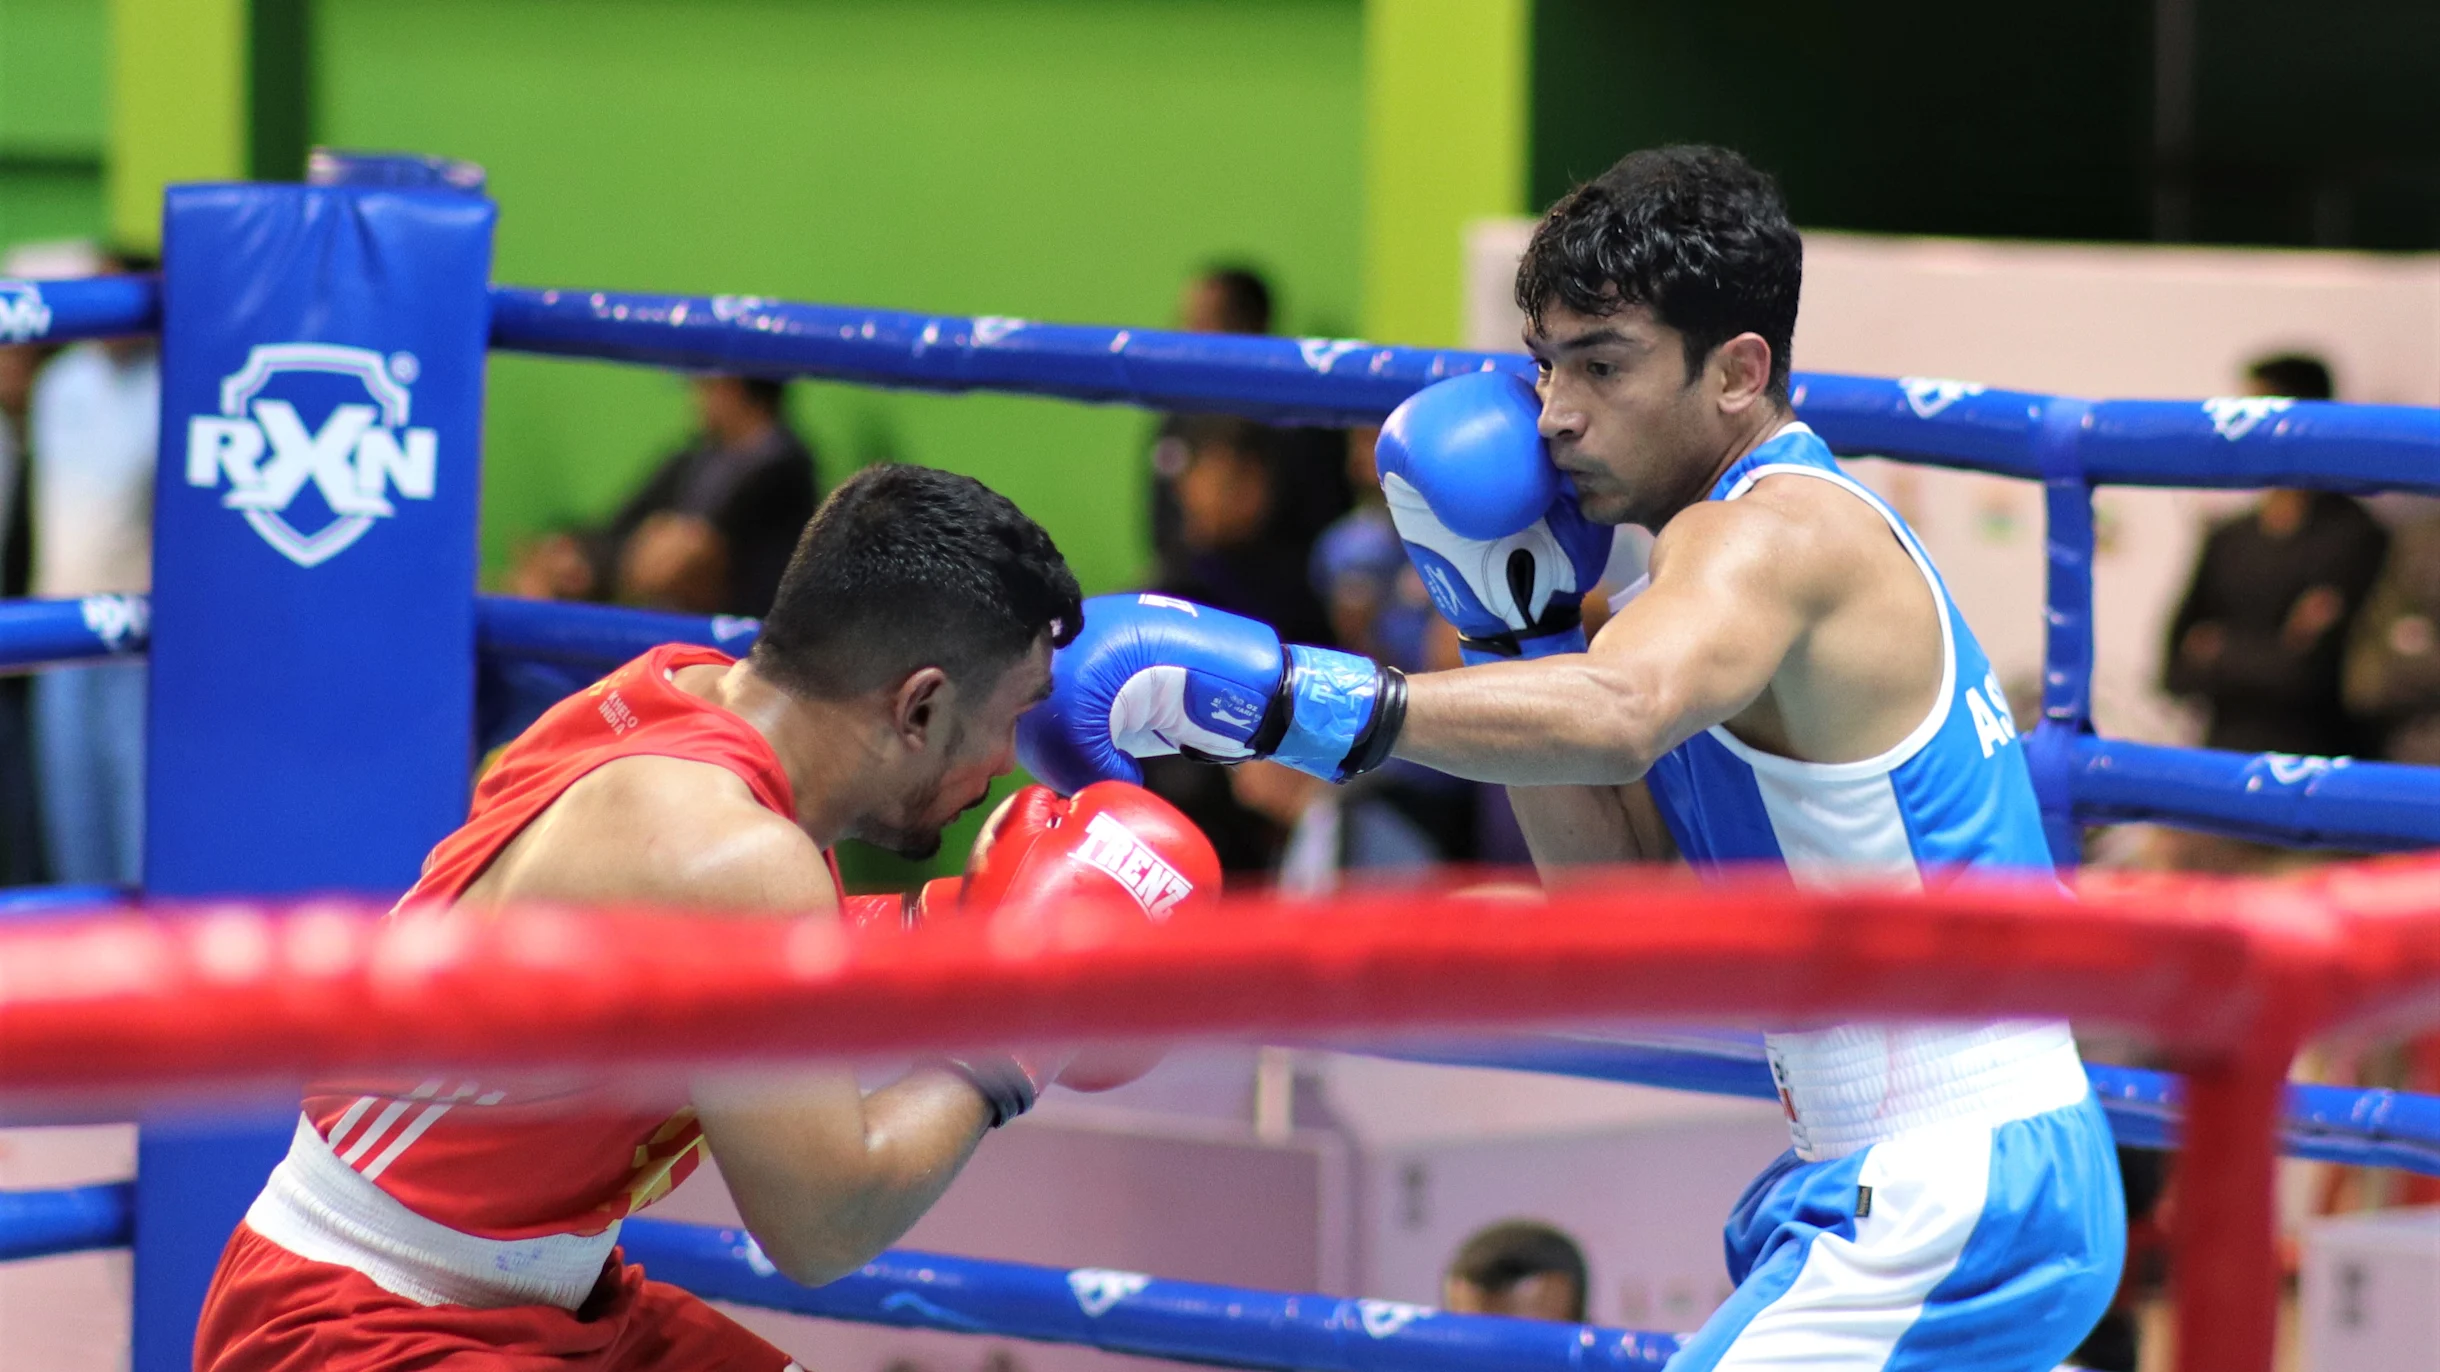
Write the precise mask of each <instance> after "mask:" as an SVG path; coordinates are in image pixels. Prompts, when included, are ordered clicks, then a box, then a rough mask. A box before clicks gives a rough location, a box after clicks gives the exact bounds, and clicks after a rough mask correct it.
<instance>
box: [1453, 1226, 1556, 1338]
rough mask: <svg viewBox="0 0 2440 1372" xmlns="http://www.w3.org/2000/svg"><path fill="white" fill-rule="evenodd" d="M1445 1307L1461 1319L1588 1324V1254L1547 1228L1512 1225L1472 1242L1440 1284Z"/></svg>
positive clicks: (1481, 1234) (1483, 1233)
mask: <svg viewBox="0 0 2440 1372" xmlns="http://www.w3.org/2000/svg"><path fill="white" fill-rule="evenodd" d="M1440 1289H1441V1296H1440V1303H1441V1305H1442V1306H1443V1307H1444V1308H1446V1309H1448V1310H1450V1311H1452V1312H1454V1313H1456V1314H1460V1315H1509V1316H1513V1317H1515V1318H1518V1319H1527V1320H1558V1321H1560V1322H1562V1323H1565V1324H1582V1323H1584V1312H1585V1296H1586V1292H1587V1291H1588V1290H1589V1286H1588V1282H1587V1279H1586V1274H1585V1267H1584V1250H1583V1249H1581V1248H1578V1247H1577V1246H1576V1241H1575V1240H1574V1239H1571V1238H1569V1237H1568V1236H1567V1235H1565V1234H1563V1233H1561V1232H1559V1231H1558V1230H1556V1229H1554V1228H1552V1227H1551V1226H1549V1225H1547V1224H1540V1223H1537V1222H1535V1221H1533V1220H1508V1221H1505V1222H1503V1223H1500V1224H1495V1225H1492V1226H1491V1227H1490V1228H1488V1229H1485V1230H1482V1231H1480V1232H1479V1233H1477V1234H1475V1235H1474V1237H1472V1238H1470V1239H1467V1240H1466V1241H1465V1243H1464V1245H1463V1246H1461V1247H1460V1248H1459V1249H1458V1250H1457V1256H1456V1257H1454V1258H1452V1259H1450V1260H1449V1271H1448V1275H1447V1276H1446V1277H1444V1278H1442V1280H1441V1288H1440Z"/></svg>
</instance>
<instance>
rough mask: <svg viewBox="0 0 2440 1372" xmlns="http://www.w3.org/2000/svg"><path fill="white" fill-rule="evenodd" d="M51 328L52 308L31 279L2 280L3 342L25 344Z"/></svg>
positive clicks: (0, 317)
mask: <svg viewBox="0 0 2440 1372" xmlns="http://www.w3.org/2000/svg"><path fill="white" fill-rule="evenodd" d="M50 331H51V307H50V306H49V305H47V304H44V303H43V299H42V287H40V286H37V285H35V284H34V283H33V282H31V281H0V343H24V342H27V341H29V340H32V339H36V338H40V337H42V336H43V335H44V334H47V333H49V332H50Z"/></svg>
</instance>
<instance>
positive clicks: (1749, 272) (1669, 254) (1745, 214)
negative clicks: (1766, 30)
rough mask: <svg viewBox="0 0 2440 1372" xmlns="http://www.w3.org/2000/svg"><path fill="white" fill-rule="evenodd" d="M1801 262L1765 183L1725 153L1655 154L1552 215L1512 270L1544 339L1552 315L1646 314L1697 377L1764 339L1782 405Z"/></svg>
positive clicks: (1578, 194)
mask: <svg viewBox="0 0 2440 1372" xmlns="http://www.w3.org/2000/svg"><path fill="white" fill-rule="evenodd" d="M1804 261H1805V250H1804V240H1803V238H1802V237H1800V236H1799V235H1798V234H1797V232H1796V226H1795V225H1794V224H1792V223H1790V222H1789V221H1788V207H1787V203H1786V202H1785V201H1784V200H1782V199H1781V198H1780V195H1779V186H1778V184H1777V183H1776V182H1774V181H1773V180H1772V179H1771V178H1770V177H1769V176H1768V175H1767V174H1765V173H1763V172H1761V171H1759V170H1757V169H1756V168H1755V167H1754V166H1753V164H1751V163H1749V162H1747V161H1746V160H1745V159H1744V158H1742V157H1740V156H1738V155H1737V154H1736V153H1733V152H1731V151H1729V150H1728V149H1726V148H1712V147H1699V146H1678V147H1667V148H1648V149H1646V150H1644V151H1642V152H1633V153H1629V154H1627V155H1626V156H1625V157H1624V158H1621V159H1620V160H1619V162H1618V165H1616V166H1614V167H1612V168H1610V169H1609V170H1608V171H1606V172H1603V173H1602V174H1601V175H1600V176H1598V177H1596V178H1594V179H1593V180H1591V181H1588V182H1586V183H1584V184H1583V185H1581V186H1578V187H1576V188H1575V189H1574V190H1572V191H1569V192H1568V193H1567V194H1566V195H1565V196H1562V197H1561V198H1560V200H1559V203H1557V204H1556V205H1553V206H1551V208H1550V213H1548V214H1546V215H1544V216H1543V218H1542V222H1541V224H1540V225H1538V226H1537V227H1536V228H1535V229H1534V233H1533V239H1532V241H1531V242H1530V243H1529V244H1528V245H1527V247H1526V249H1525V258H1524V260H1523V261H1522V262H1520V263H1518V264H1517V282H1516V301H1517V306H1518V307H1519V308H1520V309H1522V310H1524V311H1525V317H1526V318H1528V319H1530V320H1532V321H1533V322H1534V324H1535V325H1536V326H1537V327H1539V326H1540V324H1541V323H1542V319H1543V315H1544V312H1545V311H1547V310H1549V309H1550V307H1551V306H1552V305H1553V304H1554V303H1556V304H1560V305H1564V306H1566V307H1567V308H1568V309H1570V310H1573V311H1575V312H1576V313H1578V314H1582V315H1590V316H1595V317H1599V316H1602V315H1609V314H1615V313H1617V312H1618V311H1619V310H1620V309H1623V308H1625V307H1626V306H1629V305H1642V306H1644V307H1646V308H1647V309H1649V310H1651V311H1652V313H1653V314H1654V315H1655V316H1656V317H1658V318H1659V320H1660V322H1662V323H1663V324H1666V325H1668V326H1669V327H1670V328H1673V329H1676V330H1677V331H1678V332H1679V333H1680V334H1682V335H1684V337H1685V339H1686V370H1687V373H1688V375H1689V376H1690V377H1691V376H1692V375H1693V374H1694V373H1695V372H1696V371H1697V370H1699V369H1700V368H1701V366H1702V365H1703V360H1704V359H1705V358H1707V357H1709V356H1711V352H1712V349H1714V348H1717V347H1719V346H1720V345H1721V344H1723V343H1725V342H1727V341H1728V340H1730V339H1732V338H1735V337H1736V336H1737V335H1739V334H1743V333H1752V334H1759V335H1761V337H1762V341H1763V342H1765V343H1768V344H1770V345H1771V382H1770V386H1771V394H1772V395H1773V396H1775V397H1776V398H1778V399H1780V400H1782V401H1784V400H1786V399H1787V397H1788V356H1789V350H1790V348H1791V345H1792V344H1793V342H1794V340H1795V337H1796V297H1797V294H1798V291H1799V289H1800V287H1801V286H1802V285H1803V282H1804Z"/></svg>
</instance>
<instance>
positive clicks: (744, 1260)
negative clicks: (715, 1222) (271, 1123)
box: [0, 1182, 1677, 1372]
mask: <svg viewBox="0 0 2440 1372" xmlns="http://www.w3.org/2000/svg"><path fill="white" fill-rule="evenodd" d="M134 1238H135V1183H134V1182H113V1183H110V1184H108V1185H103V1186H79V1187H72V1188H68V1189H64V1190H57V1191H0V1262H5V1261H14V1260H17V1259H22V1258H44V1257H52V1256H56V1255H58V1254H62V1253H79V1252H86V1251H90V1250H93V1249H102V1248H124V1247H127V1246H128V1245H129V1244H130V1243H132V1242H133V1241H134ZM620 1241H621V1246H622V1247H624V1248H625V1249H626V1255H627V1258H628V1260H629V1261H632V1262H637V1263H641V1264H642V1265H643V1266H644V1268H645V1270H647V1271H648V1272H650V1273H651V1274H652V1275H653V1276H654V1277H655V1278H657V1279H659V1280H661V1281H667V1282H673V1283H675V1284H676V1285H678V1286H681V1287H684V1288H685V1289H687V1290H689V1291H692V1292H694V1293H695V1294H696V1295H698V1296H703V1297H706V1298H708V1299H711V1300H723V1301H730V1302H733V1303H735V1304H738V1305H748V1306H754V1307H756V1308H758V1309H763V1310H785V1311H790V1312H793V1313H795V1314H800V1315H818V1316H822V1317H824V1318H827V1319H834V1320H852V1321H855V1322H857V1323H860V1324H887V1325H896V1326H898V1327H900V1328H912V1329H943V1330H948V1331H950V1332H953V1333H960V1334H996V1335H1002V1336H1008V1337H1014V1338H1023V1339H1033V1340H1037V1341H1040V1342H1045V1343H1068V1344H1081V1345H1084V1346H1086V1347H1090V1348H1101V1349H1106V1350H1108V1351H1110V1352H1113V1353H1133V1354H1139V1355H1142V1356H1146V1357H1158V1358H1169V1359H1173V1360H1178V1361H1184V1362H1200V1363H1210V1364H1213V1365H1216V1366H1221V1367H1247V1368H1262V1369H1271V1370H1272V1372H1300V1370H1301V1369H1311V1370H1312V1372H1393V1369H1401V1370H1404V1372H1514V1369H1517V1368H1539V1369H1547V1372H1562V1370H1563V1369H1564V1372H1642V1370H1643V1369H1657V1368H1659V1367H1660V1366H1661V1365H1662V1364H1663V1363H1664V1362H1666V1361H1667V1360H1668V1357H1669V1355H1670V1354H1671V1353H1673V1352H1675V1351H1676V1350H1677V1340H1676V1339H1675V1338H1673V1337H1671V1336H1669V1335H1667V1334H1651V1333H1639V1332H1633V1331H1629V1330H1623V1329H1600V1328H1595V1327H1593V1326H1590V1325H1572V1324H1551V1323H1546V1322H1543V1321H1538V1320H1514V1319H1498V1318H1492V1317H1488V1316H1481V1315H1452V1314H1447V1313H1445V1312H1442V1311H1437V1310H1427V1309H1424V1308H1423V1307H1419V1306H1412V1305H1402V1304H1398V1303H1395V1302H1390V1301H1360V1300H1346V1299H1342V1298H1340V1297H1336V1296H1316V1295H1296V1294H1289V1293H1285V1292H1277V1291H1255V1290H1246V1289H1241V1288H1236V1287H1226V1286H1208V1285H1204V1284H1201V1283H1197V1282H1173V1281H1163V1280H1161V1279H1159V1278H1155V1277H1147V1276H1144V1275H1142V1274H1139V1273H1133V1272H1113V1271H1101V1270H1097V1269H1091V1268H1086V1269H1080V1270H1076V1271H1069V1270H1065V1269H1061V1268H1053V1267H1037V1266H1034V1265H1032V1264H1029V1263H1014V1262H988V1261H984V1260H982V1259H978V1258H959V1257H950V1256H947V1255H945V1254H938V1253H919V1252H912V1251H906V1250H895V1249H894V1250H892V1251H890V1252H887V1253H884V1254H882V1255H881V1256H880V1257H878V1258H875V1259H874V1260H873V1261H871V1262H869V1263H866V1264H865V1265H864V1266H863V1267H862V1268H861V1269H859V1270H857V1271H855V1272H853V1273H850V1274H849V1275H847V1276H845V1277H842V1278H840V1279H839V1280H837V1281H834V1282H831V1283H829V1284H827V1285H824V1286H819V1287H806V1286H799V1285H797V1284H796V1283H795V1282H792V1281H790V1280H788V1279H787V1278H786V1277H784V1276H781V1275H780V1274H779V1272H778V1271H777V1269H775V1268H773V1267H772V1266H771V1263H770V1261H769V1260H768V1259H766V1258H764V1257H763V1255H762V1250H761V1249H760V1248H759V1247H757V1246H756V1245H755V1243H754V1240H753V1239H752V1237H750V1236H749V1235H747V1234H746V1233H745V1232H744V1231H742V1230H737V1229H716V1228H712V1227H709V1226H706V1225H695V1224H680V1223H676V1222H673V1221H669V1220H652V1219H635V1220H629V1221H628V1222H627V1223H626V1225H625V1226H624V1227H623V1228H622V1229H621V1231H620Z"/></svg>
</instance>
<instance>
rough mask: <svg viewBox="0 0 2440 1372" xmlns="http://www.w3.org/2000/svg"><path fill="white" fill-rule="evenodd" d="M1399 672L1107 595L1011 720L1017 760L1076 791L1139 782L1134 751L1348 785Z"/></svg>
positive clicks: (1260, 630)
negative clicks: (1259, 766)
mask: <svg viewBox="0 0 2440 1372" xmlns="http://www.w3.org/2000/svg"><path fill="white" fill-rule="evenodd" d="M1405 719H1406V677H1405V676H1404V675H1403V674H1401V673H1400V672H1399V671H1398V669H1397V668H1395V667H1385V666H1382V665H1381V664H1379V663H1376V662H1374V661H1373V660H1372V659H1370V658H1364V657H1358V656H1356V655H1355V654H1353V653H1342V652H1338V651H1335V650H1333V649H1329V648H1310V647H1305V646H1302V645H1295V646H1289V645H1283V644H1282V643H1281V642H1280V641H1279V635H1278V634H1277V633H1275V632H1273V631H1272V629H1271V628H1270V626H1268V625H1265V624H1262V623H1259V622H1257V621H1255V620H1251V619H1247V618H1246V617H1245V616H1243V615H1233V614H1230V613H1228V612H1227V611H1225V610H1215V609H1213V608H1211V607H1210V606H1208V605H1197V604H1194V603H1193V602H1191V601H1185V600H1179V599H1177V598H1175V597H1173V596H1163V595H1103V596H1094V597H1093V598H1092V599H1090V600H1087V601H1086V602H1085V603H1084V628H1083V629H1082V630H1081V631H1080V632H1078V633H1077V635H1076V638H1075V641H1074V642H1072V643H1070V644H1068V645H1067V646H1066V647H1064V648H1062V649H1060V650H1059V651H1058V653H1057V654H1056V655H1055V656H1053V657H1052V659H1051V693H1050V697H1049V698H1048V699H1047V700H1044V701H1043V702H1042V703H1041V704H1040V705H1037V706H1035V707H1034V708H1033V709H1031V710H1028V711H1026V712H1025V714H1024V715H1023V716H1021V717H1020V718H1019V719H1018V721H1017V758H1018V760H1019V761H1020V762H1022V763H1023V764H1024V765H1025V770H1027V771H1029V772H1031V773H1033V774H1034V776H1035V777H1036V778H1038V779H1039V780H1041V781H1043V782H1045V783H1047V784H1049V785H1050V786H1052V787H1053V788H1055V789H1057V790H1060V791H1064V792H1068V793H1070V794H1073V793H1074V792H1076V791H1079V790H1082V789H1083V788H1084V787H1086V786H1088V785H1090V784H1092V783H1093V782H1096V781H1108V780H1114V779H1115V780H1119V781H1131V782H1141V781H1142V780H1143V771H1142V769H1141V768H1139V767H1137V766H1136V765H1135V760H1136V759H1137V758H1142V757H1165V756H1168V755H1169V754H1172V753H1181V754H1184V755H1186V756H1188V757H1194V758H1201V759H1204V760H1206V761H1211V762H1242V761H1244V760H1246V759H1248V758H1269V759H1271V760H1273V761H1275V762H1283V763H1286V764H1287V765H1288V766H1291V767H1295V768H1298V769H1299V770H1302V771H1307V772H1311V773H1313V774H1314V775H1315V776H1318V777H1322V778H1324V779H1326V780H1329V781H1345V780H1347V779H1348V778H1349V777H1353V776H1357V775H1360V774H1361V773H1364V772H1368V771H1370V770H1372V769H1373V768H1375V767H1378V766H1380V765H1381V763H1382V761H1383V760H1385V759H1386V758H1388V756H1389V750H1390V745H1391V743H1392V742H1394V741H1395V740H1396V738H1397V734H1398V726H1399V725H1400V724H1402V723H1404V722H1405Z"/></svg>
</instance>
